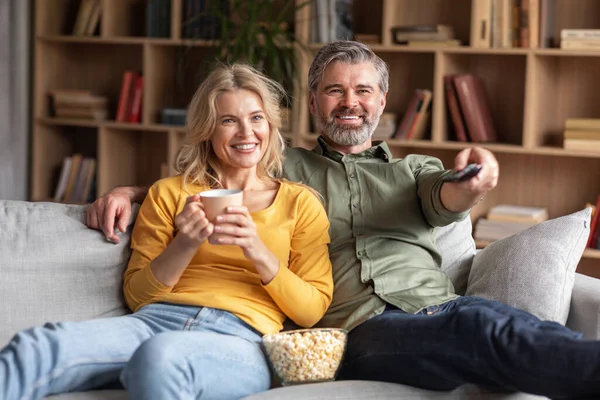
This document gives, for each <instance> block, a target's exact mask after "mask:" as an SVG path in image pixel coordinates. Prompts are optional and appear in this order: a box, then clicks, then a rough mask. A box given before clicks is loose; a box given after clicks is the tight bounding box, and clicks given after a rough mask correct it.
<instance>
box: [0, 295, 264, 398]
mask: <svg viewBox="0 0 600 400" xmlns="http://www.w3.org/2000/svg"><path fill="white" fill-rule="evenodd" d="M260 341H261V335H260V333H258V332H257V331H256V330H254V329H253V328H251V327H250V326H249V325H247V324H246V323H245V322H243V321H242V320H240V319H239V318H237V317H236V316H235V315H233V314H231V313H229V312H226V311H222V310H216V309H211V308H207V307H204V308H202V307H190V306H180V305H172V304H151V305H148V306H145V307H142V308H141V309H140V310H139V311H138V312H136V313H134V314H131V315H126V316H122V317H116V318H106V319H95V320H89V321H83V322H65V323H58V324H47V325H45V326H44V327H38V328H32V329H29V330H25V331H22V332H20V333H18V334H17V335H16V336H15V337H14V338H13V339H12V340H11V342H10V343H9V344H8V345H7V346H6V347H5V348H4V349H2V350H1V351H0V399H3V400H13V399H19V400H20V399H27V400H29V399H39V398H41V397H44V396H46V395H49V394H55V393H64V392H71V391H84V390H90V389H96V388H101V387H105V386H107V385H115V384H118V381H119V379H120V380H121V382H122V384H123V386H124V387H125V388H127V390H128V392H129V396H130V398H132V399H144V400H153V399H239V398H241V397H244V396H247V395H250V394H252V393H257V392H261V391H264V390H267V389H268V388H269V386H270V383H271V380H270V379H271V378H270V372H269V368H268V365H267V361H266V359H265V357H264V355H263V353H262V351H261V348H260Z"/></svg>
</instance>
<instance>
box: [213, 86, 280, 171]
mask: <svg viewBox="0 0 600 400" xmlns="http://www.w3.org/2000/svg"><path fill="white" fill-rule="evenodd" d="M215 105H216V109H217V124H216V127H215V131H214V133H213V135H212V138H211V143H212V147H213V149H214V152H215V154H216V155H217V158H218V159H219V160H220V162H221V166H222V168H223V169H224V170H227V169H248V168H256V165H257V164H258V163H259V162H260V160H261V159H262V158H263V156H264V154H265V151H266V150H267V146H268V144H269V133H270V126H269V122H268V121H267V118H266V115H265V112H264V108H263V102H262V100H261V98H260V97H259V96H258V95H257V94H256V93H255V92H252V91H249V90H246V89H235V90H232V91H228V92H224V93H222V94H221V95H219V97H218V98H217V100H216V104H215Z"/></svg>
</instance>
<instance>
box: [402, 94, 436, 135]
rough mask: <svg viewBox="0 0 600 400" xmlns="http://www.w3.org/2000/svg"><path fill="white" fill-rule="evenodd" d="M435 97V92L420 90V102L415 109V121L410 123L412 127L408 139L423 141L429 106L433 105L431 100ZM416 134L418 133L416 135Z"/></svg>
mask: <svg viewBox="0 0 600 400" xmlns="http://www.w3.org/2000/svg"><path fill="white" fill-rule="evenodd" d="M432 97H433V92H432V91H431V90H428V89H420V90H419V98H420V101H419V102H418V103H417V108H416V109H415V114H414V116H413V119H412V120H411V121H410V125H409V127H408V130H407V132H406V135H405V138H406V139H422V138H423V135H424V133H425V125H426V122H427V115H429V114H428V111H429V105H430V104H431V99H432ZM415 133H418V134H417V135H415Z"/></svg>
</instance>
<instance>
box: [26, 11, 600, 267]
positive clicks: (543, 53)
mask: <svg viewBox="0 0 600 400" xmlns="http://www.w3.org/2000/svg"><path fill="white" fill-rule="evenodd" d="M182 1H183V0H172V1H171V7H172V8H171V32H170V35H169V37H166V38H149V37H145V36H144V34H145V13H144V12H143V7H144V4H145V2H144V1H143V0H127V1H119V0H103V14H102V19H101V23H100V28H99V32H97V33H96V36H91V37H90V36H88V37H82V36H72V35H69V34H67V33H68V32H67V31H68V30H69V28H68V23H67V22H68V14H69V8H70V7H71V6H72V5H73V4H75V5H76V4H78V1H75V2H73V1H72V0H36V1H35V8H36V17H35V33H34V38H35V40H34V41H35V43H34V46H33V49H34V52H35V55H34V76H33V78H34V82H33V105H34V107H33V116H32V120H31V121H32V140H31V142H32V147H33V148H32V157H31V163H32V164H31V180H30V181H31V191H30V195H31V198H32V199H47V198H50V197H52V195H53V179H54V178H53V173H52V171H54V170H56V168H57V167H59V166H60V164H61V162H62V160H63V158H64V157H66V156H69V155H71V154H72V153H74V152H80V153H82V154H84V155H86V156H90V157H95V158H96V159H97V161H98V162H97V167H98V182H97V186H96V191H97V192H98V193H102V192H104V191H106V190H108V189H110V188H111V187H112V186H114V185H119V184H129V185H131V184H148V183H151V182H152V181H154V180H156V179H158V178H159V177H161V176H162V175H164V173H165V171H167V172H168V173H173V172H174V171H173V170H172V169H171V167H170V166H171V165H173V161H174V158H175V154H176V151H177V149H178V147H179V145H180V144H181V141H182V139H183V137H184V134H185V128H184V127H182V126H165V125H161V124H159V122H160V118H159V115H160V110H161V109H163V108H165V107H185V106H186V105H187V103H188V102H189V99H190V98H191V95H192V94H193V92H194V91H195V89H196V87H197V86H198V85H199V84H200V82H201V81H202V78H203V76H202V75H201V74H199V68H198V66H199V65H204V64H206V60H207V59H212V58H214V55H213V54H212V53H211V51H212V48H213V46H214V44H215V43H214V41H210V40H191V39H182V34H181V33H182V32H181V28H182V24H181V22H182V20H181V19H182V15H181V14H182V4H183V3H182ZM472 1H474V0H453V1H451V2H450V1H440V0H421V1H414V0H354V1H353V11H354V18H353V23H354V30H355V33H358V34H375V35H378V36H379V37H380V39H381V40H380V43H378V44H374V45H371V48H372V49H373V50H374V51H375V52H376V53H377V54H378V55H379V56H380V57H381V58H382V59H383V60H384V61H385V62H386V63H387V64H388V65H389V67H390V73H391V76H390V88H389V92H388V95H387V105H386V111H387V112H392V113H395V114H397V115H398V117H401V116H402V114H403V113H404V112H405V110H406V109H407V107H408V103H409V102H410V98H411V95H412V93H413V91H414V90H415V89H429V90H431V91H432V92H433V94H434V97H433V101H432V108H431V117H430V118H431V121H430V128H429V131H428V135H427V136H426V138H427V139H426V140H418V141H405V140H389V141H388V143H389V145H390V148H391V150H392V152H393V153H394V155H395V156H396V157H403V156H405V155H407V154H410V153H421V154H428V155H433V156H436V157H438V158H440V160H441V161H442V162H443V163H444V165H446V166H447V167H451V166H452V164H453V159H454V157H455V155H456V154H457V153H458V152H459V151H460V150H462V149H464V148H467V147H470V146H473V145H481V146H483V147H486V148H488V149H490V150H492V151H493V152H494V153H495V154H496V156H497V158H498V161H499V163H500V171H501V172H500V180H499V183H498V187H497V188H496V189H495V190H493V191H492V192H490V193H488V195H487V196H486V197H485V199H484V201H482V202H481V203H480V204H479V205H478V206H477V207H475V208H474V210H473V212H472V218H474V219H477V218H479V217H481V216H483V215H485V214H486V212H487V210H488V209H489V208H490V207H492V206H494V205H497V204H502V203H513V204H517V205H531V206H545V207H547V208H548V211H549V214H550V215H551V217H552V218H554V217H558V216H561V215H565V214H569V213H572V212H574V211H576V210H579V209H582V208H583V207H584V205H585V203H587V202H595V200H596V198H597V195H598V194H599V193H600V153H596V152H591V151H590V152H580V151H573V150H565V149H562V148H560V147H558V146H559V145H560V143H561V140H560V139H561V135H562V131H563V129H564V122H565V120H566V119H568V118H600V107H599V106H598V104H600V80H599V79H597V71H598V70H600V51H587V50H586V51H582V50H563V49H557V48H506V49H492V48H473V47H471V46H470V40H471V31H472V29H471V26H472V21H471V5H472ZM540 1H542V2H544V1H546V0H540ZM303 2H304V0H297V4H301V3H303ZM553 3H554V4H556V10H555V11H556V20H555V24H554V25H555V26H554V36H558V35H559V34H560V30H561V29H564V28H586V29H592V28H596V29H599V28H600V2H598V1H597V0H554V2H553ZM140 10H142V11H140ZM297 13H298V14H297V17H296V20H295V24H294V28H295V35H296V37H297V38H298V39H299V40H301V41H302V42H304V43H305V44H306V47H307V48H308V49H309V50H310V52H313V53H314V52H316V51H317V50H318V49H320V48H321V47H322V44H319V43H309V36H310V30H311V26H310V24H311V16H310V15H311V14H310V7H299V9H298V11H297ZM415 24H448V25H451V26H453V27H454V31H455V33H456V37H457V39H459V40H460V41H461V43H462V44H463V46H460V47H428V46H423V47H408V46H400V45H396V44H393V40H392V37H391V28H392V27H394V26H398V25H415ZM182 48H185V50H186V54H187V55H186V57H187V65H188V66H187V67H186V68H182V65H181V64H182V63H181V62H180V61H181V60H180V59H179V57H180V53H181V49H182ZM300 60H301V65H300V68H299V70H300V71H302V76H300V83H301V84H299V85H297V88H296V89H295V92H294V93H293V96H294V110H293V111H294V112H293V115H294V117H293V120H292V121H291V123H292V132H293V133H289V132H288V133H284V134H283V136H284V137H285V138H286V140H287V141H289V142H291V144H292V145H294V146H301V147H306V148H312V147H313V146H314V144H315V141H316V136H315V135H314V134H311V133H309V132H311V117H310V112H309V109H308V101H307V97H308V96H307V93H306V91H305V89H304V88H305V87H306V76H305V75H306V73H307V71H308V67H309V65H310V62H311V61H312V59H311V57H310V56H308V57H300ZM125 70H137V71H139V72H141V73H142V74H143V76H144V87H145V90H144V94H143V101H142V104H143V108H142V119H141V123H139V124H129V123H118V122H115V121H114V120H112V121H110V120H109V121H102V122H97V121H86V120H77V119H59V118H53V117H51V116H50V115H51V114H50V111H49V108H48V101H47V94H48V91H49V90H52V89H55V88H62V89H85V90H89V91H92V92H94V93H98V94H101V95H105V96H107V97H108V98H109V99H111V102H112V103H113V104H112V110H111V111H112V113H111V115H110V116H109V118H112V119H114V111H115V108H116V103H117V102H118V97H119V93H120V90H121V83H122V77H123V72H124V71H125ZM456 73H472V74H475V75H477V76H479V77H480V78H481V79H482V81H483V82H484V84H485V87H486V90H487V94H488V98H489V100H490V106H491V111H492V117H493V120H494V122H495V125H496V129H497V131H498V134H499V137H500V139H499V140H500V142H501V143H482V144H475V143H462V142H456V141H454V140H453V139H454V137H453V133H452V130H451V129H449V124H450V121H449V118H448V116H447V112H446V109H447V106H446V101H445V96H444V93H443V77H444V76H445V75H447V74H456ZM599 259H600V251H598V250H586V251H585V253H584V256H583V259H582V260H583V261H582V263H583V264H580V265H582V267H581V268H582V271H585V273H590V271H596V270H597V271H598V276H600V261H598V260H599Z"/></svg>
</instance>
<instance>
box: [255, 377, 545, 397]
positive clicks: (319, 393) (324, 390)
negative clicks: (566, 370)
mask: <svg viewBox="0 0 600 400" xmlns="http://www.w3.org/2000/svg"><path fill="white" fill-rule="evenodd" d="M287 399H290V400H291V399H301V400H323V399H328V400H336V399H339V400H373V399H377V400H388V399H389V400H403V399H407V400H408V399H410V400H424V399H436V400H454V399H456V400H459V399H460V400H464V399H493V400H536V399H538V400H539V399H546V397H540V396H533V395H528V394H522V393H492V392H488V391H486V390H484V389H481V388H478V387H476V386H473V385H463V386H461V387H459V388H458V389H455V390H453V391H450V392H438V391H431V390H424V389H419V388H414V387H411V386H406V385H400V384H396V383H387V382H371V381H338V382H327V383H313V384H310V385H298V386H287V387H281V388H277V389H271V390H269V391H267V392H262V393H257V394H255V395H252V396H248V397H245V398H244V400H287Z"/></svg>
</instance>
